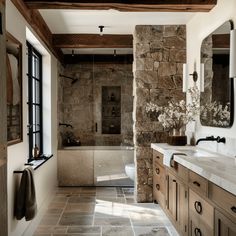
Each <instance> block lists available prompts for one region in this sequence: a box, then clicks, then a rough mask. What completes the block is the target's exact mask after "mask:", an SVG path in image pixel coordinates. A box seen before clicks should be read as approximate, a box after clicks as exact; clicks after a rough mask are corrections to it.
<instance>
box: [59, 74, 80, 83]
mask: <svg viewBox="0 0 236 236" xmlns="http://www.w3.org/2000/svg"><path fill="white" fill-rule="evenodd" d="M59 76H60V77H63V78H66V79H70V80H72V81H71V85H72V84H74V83H76V82H77V81H78V80H79V79H75V78H72V77H70V76H67V75H62V74H59Z"/></svg>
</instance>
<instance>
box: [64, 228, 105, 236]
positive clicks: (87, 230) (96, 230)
mask: <svg viewBox="0 0 236 236" xmlns="http://www.w3.org/2000/svg"><path fill="white" fill-rule="evenodd" d="M67 233H73V234H74V233H80V234H85V233H90V234H95V233H97V234H100V233H101V227H100V226H69V227H68V231H67Z"/></svg>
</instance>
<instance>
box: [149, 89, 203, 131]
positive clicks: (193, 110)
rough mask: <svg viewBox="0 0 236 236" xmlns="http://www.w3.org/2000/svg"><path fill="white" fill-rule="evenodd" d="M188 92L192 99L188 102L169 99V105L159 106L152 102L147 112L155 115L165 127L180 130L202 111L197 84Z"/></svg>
mask: <svg viewBox="0 0 236 236" xmlns="http://www.w3.org/2000/svg"><path fill="white" fill-rule="evenodd" d="M188 93H189V95H190V99H191V101H190V103H188V104H186V102H185V101H184V100H181V101H179V102H174V101H169V102H168V105H167V106H158V105H156V104H154V103H151V102H150V103H148V104H147V106H146V112H147V113H148V114H150V115H155V116H156V117H157V120H158V121H159V122H160V123H161V124H162V126H163V127H164V129H166V130H172V129H176V130H180V129H182V128H183V127H185V125H186V124H187V123H188V122H190V121H193V120H194V119H195V116H196V115H197V114H199V111H200V107H199V101H200V93H199V90H198V88H197V86H194V87H192V88H190V89H189V90H188Z"/></svg>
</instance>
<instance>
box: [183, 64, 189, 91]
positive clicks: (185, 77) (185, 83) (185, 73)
mask: <svg viewBox="0 0 236 236" xmlns="http://www.w3.org/2000/svg"><path fill="white" fill-rule="evenodd" d="M187 90H188V66H187V64H183V92H184V93H186V92H187Z"/></svg>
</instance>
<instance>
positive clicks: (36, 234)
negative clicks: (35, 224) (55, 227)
mask: <svg viewBox="0 0 236 236" xmlns="http://www.w3.org/2000/svg"><path fill="white" fill-rule="evenodd" d="M33 236H52V234H38V233H35V234H33Z"/></svg>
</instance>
